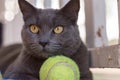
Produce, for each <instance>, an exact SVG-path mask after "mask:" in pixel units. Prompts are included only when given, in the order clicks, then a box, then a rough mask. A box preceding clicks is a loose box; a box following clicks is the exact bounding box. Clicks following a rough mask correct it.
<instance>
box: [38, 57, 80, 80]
mask: <svg viewBox="0 0 120 80" xmlns="http://www.w3.org/2000/svg"><path fill="white" fill-rule="evenodd" d="M39 76H40V80H80V72H79V68H78V66H77V64H76V63H75V62H74V61H73V60H72V59H70V58H68V57H65V56H54V57H50V58H48V59H47V60H46V61H45V62H44V63H43V65H42V67H41V68H40V72H39Z"/></svg>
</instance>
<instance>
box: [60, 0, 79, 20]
mask: <svg viewBox="0 0 120 80" xmlns="http://www.w3.org/2000/svg"><path fill="white" fill-rule="evenodd" d="M79 9H80V0H70V1H69V2H68V3H67V4H66V5H65V6H64V7H63V8H62V9H61V10H60V12H62V13H63V14H64V15H65V16H67V17H69V18H70V19H71V20H73V21H76V20H77V17H78V13H79Z"/></svg>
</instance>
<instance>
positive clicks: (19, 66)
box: [0, 0, 93, 80]
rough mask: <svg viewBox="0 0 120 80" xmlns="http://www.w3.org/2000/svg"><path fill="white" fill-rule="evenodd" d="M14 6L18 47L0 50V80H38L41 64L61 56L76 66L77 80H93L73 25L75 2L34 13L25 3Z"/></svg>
mask: <svg viewBox="0 0 120 80" xmlns="http://www.w3.org/2000/svg"><path fill="white" fill-rule="evenodd" d="M18 3H19V7H20V10H21V12H22V14H23V20H24V26H23V28H22V31H21V36H22V44H16V45H12V46H9V47H6V48H2V49H1V50H0V56H1V57H0V59H1V60H0V70H1V71H2V74H3V77H4V78H8V79H16V80H39V69H40V67H41V65H42V64H43V62H44V61H45V60H46V59H47V58H49V57H51V56H55V55H64V56H67V57H69V58H71V59H73V60H74V61H75V62H76V63H77V65H78V66H79V70H80V75H81V76H80V80H93V79H92V73H91V72H90V70H89V60H88V50H87V47H86V46H85V45H84V43H83V42H82V40H81V38H80V35H79V30H78V25H77V19H78V12H79V9H80V2H79V0H70V1H69V2H68V3H67V4H66V5H65V6H64V7H63V8H61V9H37V8H35V7H34V6H32V5H31V4H30V3H28V2H27V1H26V0H18Z"/></svg>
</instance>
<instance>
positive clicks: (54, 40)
mask: <svg viewBox="0 0 120 80" xmlns="http://www.w3.org/2000/svg"><path fill="white" fill-rule="evenodd" d="M18 1H19V6H20V9H21V12H22V14H23V19H24V26H23V29H22V40H23V44H24V46H25V48H26V49H27V50H28V51H30V54H32V55H33V56H36V57H48V56H51V55H58V54H62V55H66V56H71V55H72V54H74V53H75V52H76V51H77V50H78V47H79V46H80V43H81V40H80V37H79V31H78V26H77V18H78V12H79V6H80V5H79V4H80V3H79V0H71V1H69V2H68V3H67V4H66V5H65V6H64V7H63V8H61V9H36V8H35V7H33V6H32V5H31V4H29V3H28V2H27V1H25V0H18Z"/></svg>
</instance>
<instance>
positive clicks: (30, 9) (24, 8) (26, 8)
mask: <svg viewBox="0 0 120 80" xmlns="http://www.w3.org/2000/svg"><path fill="white" fill-rule="evenodd" d="M18 3H19V7H20V10H21V12H22V14H23V17H24V18H25V17H29V16H30V15H31V14H33V13H35V12H36V8H35V7H34V6H32V5H31V4H30V3H28V2H27V1H26V0H18Z"/></svg>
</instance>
